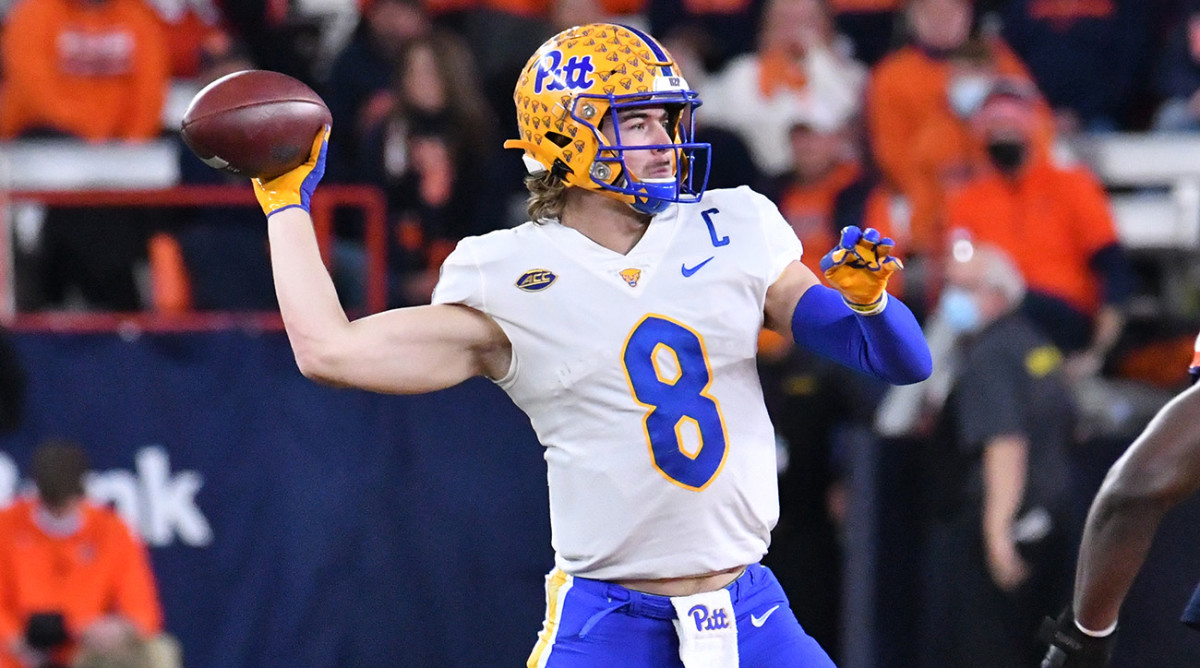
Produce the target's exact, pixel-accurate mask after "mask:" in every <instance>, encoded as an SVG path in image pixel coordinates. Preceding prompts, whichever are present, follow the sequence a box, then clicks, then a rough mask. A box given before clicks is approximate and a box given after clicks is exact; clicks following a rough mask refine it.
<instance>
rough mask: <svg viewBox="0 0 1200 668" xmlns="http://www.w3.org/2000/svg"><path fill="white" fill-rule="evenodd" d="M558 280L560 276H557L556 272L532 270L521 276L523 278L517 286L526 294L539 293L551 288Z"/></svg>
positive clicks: (518, 280)
mask: <svg viewBox="0 0 1200 668" xmlns="http://www.w3.org/2000/svg"><path fill="white" fill-rule="evenodd" d="M556 278H558V276H555V275H554V272H552V271H550V270H549V269H530V270H529V271H527V272H525V273H524V274H521V277H520V278H518V279H517V282H516V286H517V287H518V288H520V289H522V290H524V291H525V292H538V291H541V290H545V289H546V288H548V287H550V284H551V283H553V282H554V279H556Z"/></svg>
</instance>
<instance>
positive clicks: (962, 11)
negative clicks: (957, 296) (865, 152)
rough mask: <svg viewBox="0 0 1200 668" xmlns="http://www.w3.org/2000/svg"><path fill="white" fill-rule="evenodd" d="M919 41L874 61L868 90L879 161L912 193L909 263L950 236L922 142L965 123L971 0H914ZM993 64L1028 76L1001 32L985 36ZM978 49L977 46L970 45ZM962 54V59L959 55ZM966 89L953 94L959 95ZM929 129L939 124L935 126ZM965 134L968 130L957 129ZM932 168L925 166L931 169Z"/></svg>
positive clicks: (894, 182) (911, 14)
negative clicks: (962, 69)
mask: <svg viewBox="0 0 1200 668" xmlns="http://www.w3.org/2000/svg"><path fill="white" fill-rule="evenodd" d="M906 20H907V27H908V30H909V33H910V35H911V41H910V43H908V44H907V45H906V46H904V47H902V48H900V49H899V50H897V51H895V52H893V53H892V54H890V55H888V56H887V57H885V58H884V59H883V60H881V61H879V63H878V64H877V65H876V66H875V67H874V68H873V70H872V72H871V78H870V83H869V84H868V93H867V110H866V116H867V123H868V134H869V138H870V142H871V149H872V153H873V157H874V159H875V162H876V164H877V165H878V167H879V169H880V171H881V172H882V174H883V176H884V178H885V179H886V180H887V181H888V185H889V186H891V187H892V188H893V190H895V191H896V192H899V193H901V194H903V195H904V196H906V197H908V198H909V200H910V207H911V216H910V220H909V228H910V229H909V235H910V237H911V243H910V246H908V249H909V252H908V255H907V256H906V257H905V263H906V264H909V260H917V259H918V258H920V257H926V258H940V257H941V245H942V240H943V238H944V232H943V229H944V228H943V220H942V219H941V216H940V212H939V211H938V210H937V207H936V202H937V199H936V198H933V199H931V198H930V197H929V196H928V195H927V193H928V191H929V187H930V186H929V174H928V171H927V170H928V168H929V166H928V162H926V164H925V165H922V163H921V160H922V159H924V160H928V158H927V157H922V156H921V155H920V154H918V153H917V152H916V151H915V150H914V148H915V147H916V145H917V142H918V140H919V138H920V137H921V136H922V133H929V134H926V135H925V140H923V141H934V140H939V141H944V138H940V136H939V135H938V134H937V133H938V132H941V129H942V128H952V127H955V126H956V125H961V124H962V120H961V117H959V116H958V115H957V113H956V112H955V109H954V107H953V106H952V102H951V95H952V93H951V87H952V83H955V87H956V88H957V86H958V82H957V80H955V81H954V82H952V76H953V75H954V74H955V71H956V67H957V66H956V62H958V63H960V64H961V63H962V62H963V61H964V60H966V59H964V58H963V56H964V51H963V49H964V45H966V44H967V43H968V41H969V40H970V39H971V37H972V32H973V31H972V23H973V19H972V10H971V3H970V1H969V0H911V1H910V2H909V4H908V8H907V11H906ZM978 39H979V40H980V43H981V44H982V47H981V48H983V49H985V50H986V51H987V52H988V55H987V58H986V59H983V58H980V57H972V59H974V60H976V61H980V62H983V61H986V62H990V65H989V67H990V68H993V69H994V71H996V72H998V73H1000V74H1006V75H1026V76H1027V73H1026V71H1025V67H1024V66H1023V65H1022V64H1021V62H1020V61H1019V60H1018V59H1017V57H1016V56H1015V55H1014V54H1013V53H1012V51H1011V50H1010V49H1009V48H1008V47H1007V46H1006V45H1005V44H1004V43H1003V42H1002V41H1001V40H1000V39H998V38H996V37H992V36H988V35H980V36H979V37H978ZM970 48H974V47H970ZM956 59H957V60H956ZM959 94H960V91H958V90H956V91H955V92H954V93H953V95H954V96H955V97H956V98H957V97H958V96H959ZM928 128H938V129H937V130H932V131H931V130H928ZM955 134H956V135H961V133H955ZM923 170H924V171H923Z"/></svg>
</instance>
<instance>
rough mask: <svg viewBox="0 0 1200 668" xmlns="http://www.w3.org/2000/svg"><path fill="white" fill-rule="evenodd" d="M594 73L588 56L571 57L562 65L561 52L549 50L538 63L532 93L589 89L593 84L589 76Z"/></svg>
mask: <svg viewBox="0 0 1200 668" xmlns="http://www.w3.org/2000/svg"><path fill="white" fill-rule="evenodd" d="M595 71H596V67H595V66H594V65H592V57H591V56H590V55H587V56H571V57H570V58H568V59H567V62H565V63H564V62H563V54H562V51H559V50H558V49H551V50H550V51H548V52H547V53H546V55H544V56H542V58H541V60H539V61H538V66H537V74H536V75H535V76H536V77H537V78H536V79H534V81H533V92H535V93H541V92H542V91H554V90H568V89H570V90H583V89H585V88H590V87H591V86H592V84H593V83H594V81H593V79H592V77H591V74H592V72H595Z"/></svg>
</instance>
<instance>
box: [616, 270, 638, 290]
mask: <svg viewBox="0 0 1200 668" xmlns="http://www.w3.org/2000/svg"><path fill="white" fill-rule="evenodd" d="M620 273H621V278H623V279H625V282H626V283H628V284H629V287H631V288H636V287H637V284H638V279H640V278H641V277H642V270H641V269H622V270H621V272H620Z"/></svg>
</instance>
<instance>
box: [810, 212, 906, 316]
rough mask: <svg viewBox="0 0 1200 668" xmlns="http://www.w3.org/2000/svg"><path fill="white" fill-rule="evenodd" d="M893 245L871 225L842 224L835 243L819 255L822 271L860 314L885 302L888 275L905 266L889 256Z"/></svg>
mask: <svg viewBox="0 0 1200 668" xmlns="http://www.w3.org/2000/svg"><path fill="white" fill-rule="evenodd" d="M895 246H896V242H894V241H892V240H891V239H889V238H887V237H882V238H881V236H880V234H879V231H878V230H876V229H874V228H870V227H868V228H867V229H866V230H860V229H859V228H858V227H856V226H854V225H849V226H847V227H843V228H842V238H841V240H840V241H838V244H837V246H835V247H834V248H833V250H831V251H829V252H828V253H826V254H825V257H823V258H821V271H822V272H824V273H825V278H826V279H827V280H828V281H829V284H830V285H832V286H833V287H834V288H835V289H837V291H838V292H840V293H842V300H843V301H845V302H846V305H847V306H849V307H850V308H851V309H853V310H854V311H855V312H857V313H859V314H861V315H874V314H876V313H879V312H880V311H882V310H883V308H884V307H885V306H886V305H887V283H888V279H889V278H891V276H892V273H893V272H895V271H897V270H899V269H903V268H904V264H903V263H902V262H900V260H899V259H897V258H894V257H892V256H891V252H892V249H893V248H895Z"/></svg>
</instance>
